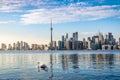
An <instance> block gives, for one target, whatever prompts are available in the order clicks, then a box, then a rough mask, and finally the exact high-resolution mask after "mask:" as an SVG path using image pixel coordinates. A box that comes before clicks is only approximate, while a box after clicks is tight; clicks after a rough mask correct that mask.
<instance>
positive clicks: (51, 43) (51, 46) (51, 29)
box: [50, 19, 53, 49]
mask: <svg viewBox="0 0 120 80" xmlns="http://www.w3.org/2000/svg"><path fill="white" fill-rule="evenodd" d="M52 31H53V28H52V19H51V27H50V32H51V42H50V49H52V48H53V39H52Z"/></svg>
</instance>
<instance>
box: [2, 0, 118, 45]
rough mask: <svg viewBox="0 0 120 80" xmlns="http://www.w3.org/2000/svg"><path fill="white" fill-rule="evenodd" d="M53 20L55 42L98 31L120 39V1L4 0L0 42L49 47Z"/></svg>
mask: <svg viewBox="0 0 120 80" xmlns="http://www.w3.org/2000/svg"><path fill="white" fill-rule="evenodd" d="M51 18H52V22H53V26H52V27H53V29H54V30H53V41H58V40H59V39H60V38H61V37H60V36H61V35H64V34H65V33H68V34H72V33H73V32H78V33H79V35H78V36H79V40H83V38H86V39H87V37H89V36H90V37H91V36H93V35H96V34H97V32H99V31H100V32H102V33H103V34H107V33H108V32H112V33H113V35H114V36H115V38H116V40H117V41H118V38H119V37H120V32H119V30H120V27H119V25H120V1H119V0H111V1H109V0H93V1H89V0H85V1H84V0H61V1H56V0H52V1H49V0H44V1H42V0H36V1H34V0H15V1H13V0H1V2H0V42H1V43H7V44H9V43H14V42H16V41H25V42H28V43H30V44H32V43H37V44H49V42H50V23H51V22H50V20H51ZM69 36H71V35H69Z"/></svg>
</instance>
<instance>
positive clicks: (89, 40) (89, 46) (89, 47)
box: [87, 37, 92, 50]
mask: <svg viewBox="0 0 120 80" xmlns="http://www.w3.org/2000/svg"><path fill="white" fill-rule="evenodd" d="M87 42H88V50H91V49H92V48H91V39H90V37H88V39H87Z"/></svg>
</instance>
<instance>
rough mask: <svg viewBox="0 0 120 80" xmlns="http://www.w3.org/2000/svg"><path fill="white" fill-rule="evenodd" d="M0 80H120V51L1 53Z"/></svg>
mask: <svg viewBox="0 0 120 80" xmlns="http://www.w3.org/2000/svg"><path fill="white" fill-rule="evenodd" d="M38 62H40V64H46V65H47V67H48V71H45V70H42V69H40V68H39V67H38ZM0 80H120V51H119V50H118V51H0Z"/></svg>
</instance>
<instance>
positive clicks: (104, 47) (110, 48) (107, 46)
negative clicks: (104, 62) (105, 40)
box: [102, 45, 113, 50]
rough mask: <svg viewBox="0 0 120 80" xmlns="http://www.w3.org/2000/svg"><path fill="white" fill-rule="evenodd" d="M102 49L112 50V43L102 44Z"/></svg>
mask: <svg viewBox="0 0 120 80" xmlns="http://www.w3.org/2000/svg"><path fill="white" fill-rule="evenodd" d="M102 50H113V45H102Z"/></svg>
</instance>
